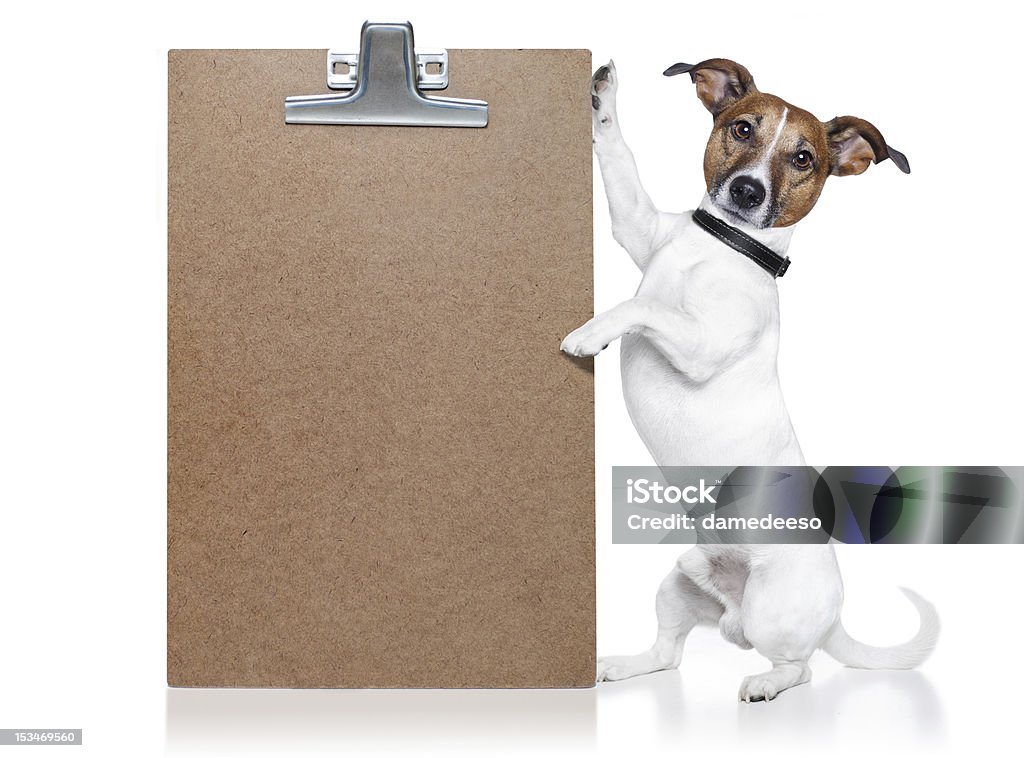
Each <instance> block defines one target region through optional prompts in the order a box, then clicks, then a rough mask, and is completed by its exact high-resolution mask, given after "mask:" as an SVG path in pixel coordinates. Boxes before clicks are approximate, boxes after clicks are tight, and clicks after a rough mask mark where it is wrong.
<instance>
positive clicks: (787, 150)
mask: <svg viewBox="0 0 1024 758" xmlns="http://www.w3.org/2000/svg"><path fill="white" fill-rule="evenodd" d="M677 74H689V75H690V78H691V79H692V80H693V82H694V84H696V85H697V97H698V98H700V100H701V102H702V103H704V106H705V107H706V108H707V109H708V110H709V111H711V115H712V116H714V119H715V128H714V131H713V132H712V133H711V139H709V140H708V147H707V150H706V151H705V153H704V179H705V181H706V182H707V188H708V195H709V196H710V198H711V201H712V202H713V203H714V204H715V205H716V206H717V207H718V208H719V209H720V210H722V211H724V212H725V214H726V216H727V217H730V218H732V219H738V220H741V221H744V222H746V223H748V224H750V225H751V226H754V227H757V228H765V227H769V226H790V225H791V224H795V223H796V222H797V221H799V220H800V219H802V218H803V217H804V216H806V215H807V214H808V213H809V212H810V210H811V208H813V207H814V204H815V203H816V202H817V200H818V196H819V195H820V194H821V189H822V187H823V186H824V185H825V179H827V178H828V177H829V176H849V175H851V174H860V173H863V172H864V171H866V170H867V167H868V166H869V165H871V163H879V162H881V161H884V160H885V159H886V158H891V159H892V162H893V163H895V164H896V165H897V166H898V167H899V168H900V170H901V171H903V172H904V173H907V174H909V173H910V164H909V163H907V158H906V156H904V155H903V153H901V152H900V151H898V150H896V149H894V148H892V147H889V146H888V145H887V144H885V140H884V139H883V138H882V135H881V133H880V132H879V131H878V129H876V128H875V127H874V126H872V125H871V124H869V123H868V122H867V121H864V120H863V119H860V118H855V117H853V116H839V117H838V118H834V119H832V120H831V121H819V120H818V119H817V118H815V117H814V115H813V114H811V113H808V112H807V111H805V110H803V109H801V108H797V107H795V106H793V105H790V104H789V103H787V102H786V101H785V100H782V99H781V98H778V97H775V95H768V94H765V93H763V92H758V90H757V87H755V86H754V79H753V77H751V75H750V72H749V71H747V69H745V68H744V67H743V66H741V65H740V64H738V63H735V62H733V61H730V60H726V59H725V58H713V59H711V60H707V61H704V62H703V63H698V64H697V65H695V66H691V65H690V64H688V63H677V64H675V65H674V66H670V67H669V68H668V69H667V70H666V71H665V76H675V75H677Z"/></svg>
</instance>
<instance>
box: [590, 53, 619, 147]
mask: <svg viewBox="0 0 1024 758" xmlns="http://www.w3.org/2000/svg"><path fill="white" fill-rule="evenodd" d="M618 87H619V79H618V75H617V74H616V73H615V63H614V62H613V61H608V63H607V65H604V66H601V67H600V68H599V69H598V70H597V71H595V72H594V76H593V77H591V79H590V103H591V105H592V106H593V107H594V132H595V134H597V133H599V132H600V131H601V130H606V129H608V128H609V127H610V126H611V125H612V124H613V123H615V119H616V118H617V116H616V115H615V93H616V92H617V90H618Z"/></svg>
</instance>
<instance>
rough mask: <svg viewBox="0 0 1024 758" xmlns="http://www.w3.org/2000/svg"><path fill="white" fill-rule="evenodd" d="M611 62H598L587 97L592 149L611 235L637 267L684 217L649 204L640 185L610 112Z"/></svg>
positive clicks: (613, 78)
mask: <svg viewBox="0 0 1024 758" xmlns="http://www.w3.org/2000/svg"><path fill="white" fill-rule="evenodd" d="M618 87H619V80H618V73H617V72H616V71H615V64H614V63H612V62H611V61H608V64H607V65H605V66H601V67H600V68H599V69H597V71H595V72H594V76H593V78H592V79H591V81H590V101H591V104H592V105H593V108H594V153H595V154H596V155H597V160H598V163H600V165H601V176H602V177H603V178H604V189H605V194H606V195H607V196H608V210H609V213H610V215H611V219H612V236H613V237H614V238H615V241H616V242H618V243H619V244H620V245H622V247H623V248H625V250H626V252H627V253H629V256H630V257H631V258H632V259H633V261H634V263H636V265H637V266H639V267H640V268H641V269H642V268H644V266H646V265H647V260H648V258H650V256H651V254H652V253H654V252H655V251H656V250H658V249H659V248H660V247H661V246H662V245H664V244H665V242H666V241H667V240H668V239H669V238H670V237H671V235H672V233H673V230H674V228H675V226H676V224H678V223H679V222H680V220H681V219H682V218H683V216H682V214H679V213H664V212H662V211H659V210H658V209H657V208H655V207H654V203H653V202H651V198H650V196H649V195H648V194H647V192H646V191H645V190H644V188H643V185H642V184H641V183H640V174H639V173H638V172H637V170H636V161H635V160H634V159H633V153H632V152H631V151H630V149H629V147H627V145H626V142H625V140H624V139H623V138H622V130H621V129H620V128H619V115H618V113H617V112H616V110H615V99H616V94H617V92H618Z"/></svg>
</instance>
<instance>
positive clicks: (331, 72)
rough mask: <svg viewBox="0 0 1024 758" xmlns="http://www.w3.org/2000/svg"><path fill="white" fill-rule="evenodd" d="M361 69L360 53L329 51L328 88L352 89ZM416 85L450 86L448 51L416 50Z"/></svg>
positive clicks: (436, 87) (426, 86)
mask: <svg viewBox="0 0 1024 758" xmlns="http://www.w3.org/2000/svg"><path fill="white" fill-rule="evenodd" d="M358 71H359V54H358V53H339V52H338V51H337V50H328V51H327V87H328V89H346V90H347V89H352V88H353V87H355V86H356V77H357V72H358ZM416 85H417V86H418V87H419V88H420V89H421V90H424V89H447V88H448V51H447V50H417V51H416Z"/></svg>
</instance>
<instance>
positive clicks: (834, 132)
mask: <svg viewBox="0 0 1024 758" xmlns="http://www.w3.org/2000/svg"><path fill="white" fill-rule="evenodd" d="M825 131H826V132H828V142H829V149H830V150H831V152H832V172H831V173H832V174H833V175H834V176H850V175H851V174H863V173H864V172H865V171H867V169H868V166H870V165H871V164H872V163H881V162H882V161H884V160H885V159H886V158H891V159H892V162H893V163H895V164H896V165H897V166H898V167H899V169H900V171H902V172H903V173H904V174H909V173H910V163H909V162H908V161H907V156H905V155H904V154H903V153H901V152H900V151H899V150H897V149H896V148H894V147H889V145H887V144H885V139H884V138H883V137H882V133H881V132H880V131H878V129H876V128H875V127H874V126H873V125H872V124H870V123H868V122H867V121H865V120H864V119H862V118H857V117H855V116H837V117H836V118H834V119H832V120H831V121H829V122H828V123H826V124H825Z"/></svg>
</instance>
